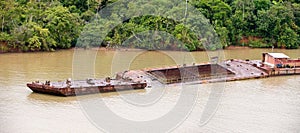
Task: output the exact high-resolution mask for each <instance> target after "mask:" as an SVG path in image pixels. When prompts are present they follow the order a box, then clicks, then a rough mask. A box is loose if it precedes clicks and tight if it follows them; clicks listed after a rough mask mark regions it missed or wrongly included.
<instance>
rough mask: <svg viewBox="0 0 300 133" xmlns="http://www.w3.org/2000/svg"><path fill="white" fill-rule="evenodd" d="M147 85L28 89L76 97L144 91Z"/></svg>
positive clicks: (35, 86)
mask: <svg viewBox="0 0 300 133" xmlns="http://www.w3.org/2000/svg"><path fill="white" fill-rule="evenodd" d="M146 86H147V83H128V84H115V85H111V84H109V85H103V86H96V85H90V86H75V87H72V86H67V87H56V86H51V85H45V84H40V83H29V84H27V87H29V88H30V89H31V90H32V91H33V92H36V93H42V94H50V95H56V96H76V95H85V94H95V93H106V92H116V91H125V90H136V89H144V88H145V87H146Z"/></svg>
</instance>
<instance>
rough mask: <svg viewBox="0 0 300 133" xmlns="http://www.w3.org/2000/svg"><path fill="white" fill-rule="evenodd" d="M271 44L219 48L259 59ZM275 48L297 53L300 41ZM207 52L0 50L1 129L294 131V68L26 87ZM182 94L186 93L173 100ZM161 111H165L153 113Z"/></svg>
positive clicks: (298, 95)
mask: <svg viewBox="0 0 300 133" xmlns="http://www.w3.org/2000/svg"><path fill="white" fill-rule="evenodd" d="M271 51H272V50H271V49H235V50H224V51H223V52H224V53H223V55H224V57H225V58H226V59H232V58H237V59H257V60H259V59H261V53H262V52H271ZM274 52H283V53H285V54H287V55H288V56H290V57H291V58H298V57H300V49H298V50H278V49H277V50H276V49H275V50H274ZM136 53H138V54H136ZM78 55H80V56H78ZM81 55H82V56H81ZM93 55H96V56H93ZM208 59H209V57H208V54H207V53H206V52H192V53H187V52H171V51H169V52H158V51H138V52H137V51H134V50H129V51H125V50H122V51H107V50H100V51H94V50H92V51H84V50H78V51H76V52H75V50H65V51H57V52H51V53H47V52H44V53H43V52H42V53H10V54H1V55H0V132H2V133H6V132H103V131H106V132H160V131H161V132H165V131H171V132H300V76H299V75H294V76H280V77H271V78H266V79H256V80H245V81H236V82H228V83H216V84H201V85H199V84H185V85H183V84H177V85H169V86H159V85H156V84H154V83H153V85H152V87H151V88H146V89H145V90H137V91H126V92H120V93H119V92H115V93H106V94H93V95H85V96H76V97H57V96H51V95H44V94H37V93H33V92H32V91H31V90H30V89H29V88H27V87H26V83H27V82H32V81H36V80H40V81H43V82H44V81H45V80H51V81H58V80H65V79H67V78H69V77H71V78H74V79H81V78H82V79H85V78H87V77H93V78H104V77H107V76H112V75H113V74H114V73H115V72H117V71H120V70H125V69H143V68H151V67H164V66H172V65H178V64H183V63H186V64H191V63H193V62H195V63H203V62H208V61H209V60H208ZM78 60H79V61H78ZM74 62H75V63H78V64H75V65H74ZM86 62H88V63H86ZM89 62H90V64H89ZM91 68H92V69H91ZM82 70H84V71H82ZM195 88H196V89H195ZM212 88H214V89H216V91H214V92H213V89H212ZM156 90H158V91H156ZM184 90H189V91H187V92H185V91H184ZM190 90H191V91H190ZM156 93H158V94H156ZM152 94H153V96H149V95H152ZM181 94H184V95H181ZM186 95H187V97H186ZM132 96H137V97H138V98H132ZM143 97H144V98H143ZM181 97H185V99H187V101H185V102H183V103H184V104H180V106H179V107H178V108H177V106H176V107H175V105H176V104H177V103H180V102H179V101H180V100H179V99H180V98H181ZM189 97H193V98H192V99H189ZM189 100H190V101H189ZM189 105H191V107H190V106H189ZM185 106H186V107H185ZM100 107H101V108H100ZM185 108H189V109H188V111H187V110H186V109H185ZM107 109H108V110H109V111H108V112H110V113H112V114H114V116H110V115H107V112H105V111H104V110H107ZM205 111H207V112H208V113H207V112H206V115H205ZM203 114H204V115H203ZM116 116H117V117H116ZM208 117H209V118H208ZM119 118H121V119H122V120H121V121H118V119H119ZM160 118H166V119H162V120H161V121H156V120H160ZM177 118H178V119H177ZM177 120H180V121H179V122H177V123H175V124H174V123H173V124H172V121H177ZM202 120H204V121H205V122H203V121H202ZM124 121H125V122H124ZM126 122H127V123H126ZM143 122H144V123H143ZM163 122H164V123H163ZM169 123H170V124H169ZM132 127H133V128H132Z"/></svg>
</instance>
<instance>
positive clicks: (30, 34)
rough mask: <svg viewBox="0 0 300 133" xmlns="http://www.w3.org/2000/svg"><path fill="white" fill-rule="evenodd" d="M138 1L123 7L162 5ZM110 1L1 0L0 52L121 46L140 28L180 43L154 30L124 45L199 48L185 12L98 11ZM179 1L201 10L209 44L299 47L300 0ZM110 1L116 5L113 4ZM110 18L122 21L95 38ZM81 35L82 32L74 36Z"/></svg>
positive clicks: (197, 39)
mask: <svg viewBox="0 0 300 133" xmlns="http://www.w3.org/2000/svg"><path fill="white" fill-rule="evenodd" d="M139 1H143V0H133V1H131V2H127V5H125V7H127V9H128V10H129V9H130V10H131V11H135V10H136V11H138V10H140V9H142V10H149V11H151V10H152V8H149V7H153V9H154V10H156V11H157V12H160V11H161V10H166V9H158V8H155V4H153V3H151V1H143V2H141V3H142V4H140V5H139V4H138V5H135V4H133V3H134V2H139ZM116 2H118V1H117V0H1V1H0V9H1V10H0V52H21V51H54V50H57V49H68V48H71V47H75V45H76V44H77V45H76V46H80V47H84V48H89V47H94V46H102V47H121V46H122V45H124V42H125V41H126V40H128V39H129V40H130V39H132V38H134V39H136V40H139V38H144V39H145V38H147V37H143V36H141V35H138V34H139V33H141V32H144V31H164V32H167V33H168V34H170V35H172V36H173V37H175V38H176V39H177V40H179V41H180V42H182V43H183V45H179V44H177V43H178V42H176V41H172V40H176V39H169V40H168V38H163V37H162V36H161V35H160V34H157V35H155V39H154V40H156V41H145V40H143V42H142V41H140V42H139V41H137V42H136V41H132V43H131V44H130V45H129V44H128V45H129V46H130V47H132V48H146V49H170V48H172V49H176V48H178V47H184V48H187V49H188V50H189V51H194V50H204V48H205V47H203V44H202V43H203V42H201V40H203V39H204V40H205V39H206V40H207V38H205V36H203V37H202V36H198V35H197V34H195V33H194V32H193V30H192V29H191V27H188V26H186V25H184V22H185V21H188V20H186V18H185V17H182V19H179V20H174V19H172V18H168V17H163V15H159V14H158V15H143V16H138V17H133V18H126V19H124V17H126V16H122V13H118V12H111V13H107V12H105V13H103V12H102V11H103V10H102V9H105V8H106V7H109V6H110V5H111V4H114V3H116ZM156 2H158V3H159V4H160V5H163V6H160V7H170V10H169V12H172V11H174V9H173V8H172V5H173V6H174V5H175V4H177V3H170V2H166V1H164V0H158V1H157V0H156ZM180 3H182V4H185V5H187V4H186V3H188V5H189V6H192V7H193V8H195V9H196V10H198V11H199V12H201V13H202V14H203V15H204V16H205V18H206V20H207V21H208V22H209V23H210V24H211V25H212V27H213V29H214V31H215V32H216V34H217V35H218V37H219V41H217V42H215V43H219V45H216V47H209V49H211V50H215V49H219V48H226V47H228V46H231V45H233V46H249V47H258V48H269V47H275V48H287V49H296V48H298V47H299V44H300V38H299V35H300V0H188V1H181V2H180ZM123 4H124V3H123ZM112 7H113V8H114V9H118V8H120V7H118V5H116V4H115V5H114V6H112ZM174 7H175V6H174ZM188 9H190V8H187V7H186V8H178V9H176V10H179V11H180V12H182V13H183V14H184V13H185V16H188V15H189V13H188V11H187V12H186V10H188ZM123 10H124V9H123V8H120V10H119V12H126V11H123ZM135 13H136V12H135ZM166 13H168V12H166ZM179 16H180V15H179ZM183 16H184V15H183ZM94 18H96V20H94ZM102 18H112V19H111V20H110V19H106V20H105V21H104V22H105V23H100V24H99V25H96V26H95V25H94V24H93V23H94V22H95V21H98V20H101V19H102ZM116 18H120V19H123V20H124V21H123V23H121V24H118V25H117V26H116V27H112V28H111V30H110V31H108V33H107V34H105V37H104V39H103V40H97V39H96V38H97V37H99V36H97V34H98V32H99V33H100V32H101V29H102V28H105V27H109V26H111V24H115V20H116ZM93 25H94V26H93ZM203 30H205V29H203ZM87 32H88V33H87ZM101 34H103V33H101ZM153 34H156V32H153ZM207 34H212V33H207ZM81 35H84V37H80V36H81ZM78 38H80V39H78ZM162 38H163V39H162ZM152 39H153V38H152ZM77 42H79V43H77ZM153 43H157V44H153ZM169 44H171V45H169Z"/></svg>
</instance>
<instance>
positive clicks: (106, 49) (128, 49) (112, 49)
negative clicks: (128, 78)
mask: <svg viewBox="0 0 300 133" xmlns="http://www.w3.org/2000/svg"><path fill="white" fill-rule="evenodd" d="M3 47H5V46H3V45H0V54H7V53H41V52H57V51H65V50H67V51H68V50H86V49H88V50H99V51H140V50H145V49H137V48H107V47H92V48H78V47H72V48H68V49H56V50H52V51H42V50H36V51H22V50H21V49H17V48H15V49H8V50H5V51H4V50H3V49H6V48H3ZM247 49H265V50H267V49H270V48H251V47H249V46H228V47H226V48H224V49H223V50H247ZM158 50H159V49H158ZM274 50H290V49H284V48H274ZM291 50H299V49H291ZM148 51H155V50H148ZM162 51H178V50H162ZM201 51H206V50H196V51H190V52H201Z"/></svg>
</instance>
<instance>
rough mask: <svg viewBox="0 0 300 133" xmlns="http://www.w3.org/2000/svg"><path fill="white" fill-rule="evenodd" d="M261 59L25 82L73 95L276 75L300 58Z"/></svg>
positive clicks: (297, 66) (299, 67) (292, 71)
mask: <svg viewBox="0 0 300 133" xmlns="http://www.w3.org/2000/svg"><path fill="white" fill-rule="evenodd" d="M262 55H263V56H262V60H238V59H230V60H226V61H223V62H220V63H214V64H213V63H206V64H195V63H193V64H192V65H190V66H187V65H186V64H184V65H183V66H172V67H166V68H151V69H144V70H130V71H123V72H119V73H117V75H116V78H115V79H110V78H106V79H103V80H101V79H100V80H97V79H87V80H78V81H71V80H70V79H68V80H66V82H53V83H50V81H46V83H40V82H38V81H36V82H32V83H29V84H27V86H28V87H29V88H30V89H31V90H32V91H33V92H37V93H45V94H52V95H60V96H75V95H83V94H92V93H104V92H114V91H122V90H134V89H144V88H145V87H147V86H148V87H151V85H150V84H149V83H150V82H153V81H158V82H159V83H160V84H176V83H187V82H191V83H197V84H203V83H214V82H229V81H237V80H246V79H257V78H267V77H271V76H279V75H296V74H300V59H294V60H291V59H289V57H288V56H286V55H285V54H282V53H263V54H262Z"/></svg>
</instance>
